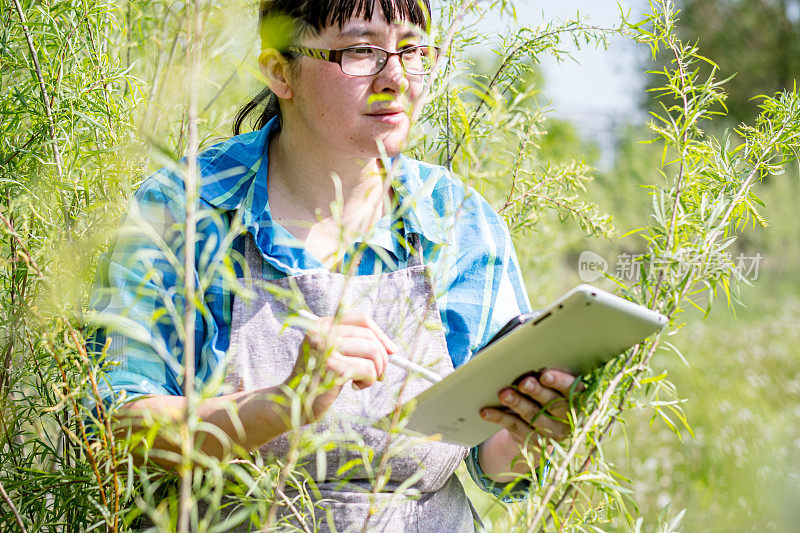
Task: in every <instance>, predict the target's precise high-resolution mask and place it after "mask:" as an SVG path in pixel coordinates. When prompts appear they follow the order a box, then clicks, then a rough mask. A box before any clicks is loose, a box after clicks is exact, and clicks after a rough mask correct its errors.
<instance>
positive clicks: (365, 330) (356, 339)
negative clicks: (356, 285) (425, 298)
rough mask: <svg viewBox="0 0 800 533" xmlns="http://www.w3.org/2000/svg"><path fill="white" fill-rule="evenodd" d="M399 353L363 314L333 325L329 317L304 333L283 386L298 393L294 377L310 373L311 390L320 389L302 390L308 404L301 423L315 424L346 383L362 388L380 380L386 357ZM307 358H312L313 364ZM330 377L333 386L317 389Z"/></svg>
mask: <svg viewBox="0 0 800 533" xmlns="http://www.w3.org/2000/svg"><path fill="white" fill-rule="evenodd" d="M398 351H399V347H398V346H397V345H396V344H395V343H394V342H392V340H391V339H390V338H389V336H388V335H386V333H384V332H383V330H381V328H380V327H378V325H377V324H376V323H375V321H373V320H372V318H370V317H369V315H367V314H365V313H345V314H343V315H342V316H341V317H340V318H339V320H338V321H336V322H334V319H333V318H332V317H321V318H319V319H317V320H316V322H315V324H314V326H313V327H311V328H309V329H308V330H307V331H306V335H305V338H304V339H303V342H302V344H301V345H300V352H299V353H298V357H297V362H296V363H295V366H294V369H293V370H292V373H291V375H290V376H289V377H288V378H287V379H286V381H285V382H284V383H285V385H288V386H289V387H290V388H291V389H293V390H297V384H298V383H299V382H300V380H298V379H297V378H299V377H301V376H303V375H307V374H309V373H312V376H313V377H314V378H318V379H312V380H311V382H312V384H314V385H312V388H319V390H307V391H305V393H306V394H307V395H308V397H309V398H310V399H311V404H310V405H308V406H307V409H308V411H307V413H306V415H305V417H304V418H305V420H304V422H305V423H309V422H314V421H316V420H318V419H319V418H320V417H321V416H322V415H323V414H324V413H325V411H327V410H328V408H329V407H330V406H331V404H332V403H333V402H334V400H336V398H337V397H338V396H339V392H341V390H342V386H344V384H345V383H346V382H347V381H349V380H352V381H353V386H354V387H357V388H359V389H363V388H365V387H369V386H370V385H373V384H374V383H375V382H376V381H379V380H381V379H382V378H383V375H384V372H385V371H386V365H388V364H389V357H388V356H389V354H395V353H397V352H398ZM310 357H314V362H315V364H314V365H312V364H311V362H310V361H309V358H310ZM331 378H332V380H333V386H332V387H328V386H327V385H324V386H323V387H319V385H318V384H322V383H329V380H331ZM309 408H310V409H309Z"/></svg>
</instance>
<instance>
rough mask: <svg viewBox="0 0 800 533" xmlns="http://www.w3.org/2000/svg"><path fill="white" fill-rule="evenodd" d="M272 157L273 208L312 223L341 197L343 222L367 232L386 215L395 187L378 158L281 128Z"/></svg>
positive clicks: (327, 215)
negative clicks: (347, 152) (346, 153)
mask: <svg viewBox="0 0 800 533" xmlns="http://www.w3.org/2000/svg"><path fill="white" fill-rule="evenodd" d="M268 161H269V169H268V175H269V177H268V190H269V197H270V209H271V210H273V211H277V213H278V214H279V215H282V216H280V218H284V219H288V220H293V221H296V222H297V223H300V224H302V223H311V224H313V223H315V222H317V221H319V220H325V219H331V218H332V216H333V215H332V213H331V209H330V206H331V203H334V202H341V209H342V212H341V214H340V215H339V217H340V220H339V221H338V223H340V224H344V225H345V226H346V227H347V228H348V229H349V230H352V231H356V232H363V231H366V229H367V228H369V226H371V225H372V224H373V223H374V222H375V221H376V220H377V219H379V218H380V217H381V216H382V215H383V199H384V196H385V193H387V192H390V189H389V188H388V186H386V184H384V182H383V173H382V172H381V167H380V162H379V161H378V159H377V158H370V159H365V160H363V161H359V160H357V159H356V158H353V157H352V156H351V157H347V158H345V157H342V156H341V154H334V153H330V152H327V151H325V150H324V149H320V147H319V146H305V145H304V143H303V142H302V141H301V140H300V139H294V138H292V136H291V133H290V132H288V131H281V132H280V133H278V134H276V135H275V136H274V137H273V138H272V140H271V141H270V146H269V157H268ZM334 176H335V178H334ZM336 180H338V182H339V183H338V184H337V183H336ZM337 185H338V186H339V188H340V190H339V191H337ZM339 195H341V196H339ZM339 198H341V200H339Z"/></svg>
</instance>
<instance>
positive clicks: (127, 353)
mask: <svg viewBox="0 0 800 533" xmlns="http://www.w3.org/2000/svg"><path fill="white" fill-rule="evenodd" d="M182 198H183V189H182V185H179V182H178V178H176V177H175V176H174V175H173V174H171V173H169V172H168V171H166V170H162V171H159V172H158V173H156V174H155V175H153V176H151V177H150V178H148V179H147V180H145V181H144V182H143V184H142V185H141V186H140V188H139V189H138V191H137V193H136V195H135V197H134V199H133V200H132V201H131V202H130V204H129V209H128V212H127V213H126V215H125V217H124V218H123V221H122V223H121V224H120V227H119V230H118V233H117V235H116V237H115V239H114V240H113V241H112V243H111V244H110V246H109V249H108V251H107V252H106V253H105V254H103V256H101V258H100V260H99V263H98V269H97V273H96V277H95V283H94V287H93V291H92V298H91V302H90V307H91V310H92V313H91V317H92V318H91V323H92V326H95V327H96V329H95V331H94V333H93V334H92V335H91V336H90V337H89V346H90V348H92V351H93V353H94V354H95V357H97V358H98V362H99V363H100V364H102V366H103V370H104V371H105V372H104V374H102V375H103V380H102V383H100V384H99V385H100V396H101V399H102V400H103V401H104V403H107V404H115V403H121V402H127V401H131V400H133V399H135V398H139V397H141V396H144V395H181V394H183V393H182V390H181V386H180V381H181V370H180V369H181V363H182V358H183V342H182V341H181V340H180V339H181V335H179V328H181V329H182V328H183V316H184V312H183V310H184V299H183V289H182V277H181V276H179V275H178V272H180V271H181V270H182V268H183V235H184V233H183V225H182V212H183V208H182ZM190 275H194V276H196V272H192V273H191V274H190ZM203 336H204V323H203V321H202V320H201V319H200V313H197V321H196V343H195V345H196V346H200V345H202V338H203ZM86 403H87V404H88V405H87V407H89V408H94V407H95V406H94V399H88V400H87V401H86Z"/></svg>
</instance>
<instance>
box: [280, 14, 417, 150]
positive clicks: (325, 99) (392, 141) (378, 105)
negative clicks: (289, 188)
mask: <svg viewBox="0 0 800 533" xmlns="http://www.w3.org/2000/svg"><path fill="white" fill-rule="evenodd" d="M423 42H424V41H423V36H422V32H421V30H420V28H418V27H416V26H413V25H411V24H406V23H402V22H400V23H388V22H387V21H386V20H385V19H384V17H383V14H382V12H381V10H380V9H375V12H374V14H373V18H372V20H371V21H367V20H365V19H362V18H353V19H350V20H349V21H348V22H347V23H345V25H344V26H343V27H342V28H341V29H339V27H338V26H336V25H335V26H331V27H328V28H326V29H325V30H323V31H322V32H321V33H319V34H311V35H306V36H304V37H303V38H301V39H300V40H299V43H298V44H299V45H300V46H305V47H309V48H325V49H337V48H346V47H349V46H356V45H364V44H368V45H374V46H378V47H380V48H383V49H385V50H388V51H397V50H399V49H402V48H405V47H408V46H411V45H414V44H420V43H423ZM294 67H295V68H293V69H291V74H290V82H289V83H290V85H291V98H290V99H288V100H286V101H284V102H283V104H284V105H282V112H283V116H284V126H285V127H286V128H290V129H293V130H294V131H293V134H303V135H308V136H310V138H309V139H308V140H309V141H313V142H314V144H316V145H317V146H319V147H320V149H323V150H326V151H328V150H330V151H334V152H335V153H336V154H343V155H344V154H347V155H352V156H355V157H357V158H372V157H376V156H379V155H381V152H380V150H379V146H380V145H382V146H383V149H385V150H386V153H387V154H388V155H396V154H397V153H399V152H400V151H401V150H402V148H403V145H404V143H405V140H406V137H407V135H408V130H409V127H410V120H409V114H410V112H411V109H412V106H413V105H415V104H416V103H417V101H418V99H419V97H420V95H421V93H422V85H423V80H424V76H420V75H412V74H406V73H405V72H404V71H403V67H402V65H401V64H400V59H399V57H398V56H391V57H390V58H389V59H388V61H387V63H386V65H385V66H384V67H383V69H382V70H381V71H380V72H378V73H377V74H374V75H371V76H351V75H348V74H345V73H344V72H342V69H341V68H340V67H339V65H338V64H336V63H332V62H329V61H323V60H320V59H315V58H311V57H306V56H301V57H299V58H298V59H297V60H296V63H295V65H294Z"/></svg>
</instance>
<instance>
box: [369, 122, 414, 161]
mask: <svg viewBox="0 0 800 533" xmlns="http://www.w3.org/2000/svg"><path fill="white" fill-rule="evenodd" d="M407 139H408V128H405V129H404V131H402V132H390V133H387V134H384V135H381V136H379V137H378V138H377V139H376V142H375V146H376V147H377V149H378V153H377V154H376V155H378V156H381V155H384V154H385V155H388V156H390V157H394V156H396V155H397V154H399V153H400V152H402V151H403V149H404V148H405V147H406V141H407Z"/></svg>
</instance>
